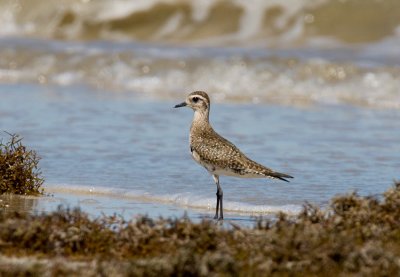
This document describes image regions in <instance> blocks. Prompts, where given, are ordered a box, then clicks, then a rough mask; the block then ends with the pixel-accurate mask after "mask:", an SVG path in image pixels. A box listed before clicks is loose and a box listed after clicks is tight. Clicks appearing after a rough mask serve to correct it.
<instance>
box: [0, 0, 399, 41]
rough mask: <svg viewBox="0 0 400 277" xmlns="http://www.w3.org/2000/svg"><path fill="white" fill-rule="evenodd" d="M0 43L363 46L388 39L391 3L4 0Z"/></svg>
mask: <svg viewBox="0 0 400 277" xmlns="http://www.w3.org/2000/svg"><path fill="white" fill-rule="evenodd" d="M0 22H1V23H2V28H1V30H0V35H3V36H4V35H14V36H21V35H22V36H31V37H41V38H53V39H67V40H70V39H72V40H75V39H78V40H98V39H105V40H110V39H111V40H115V39H117V40H132V39H133V40H137V41H153V42H154V41H161V42H164V43H165V42H170V43H174V44H176V43H189V44H193V43H195V44H200V45H210V44H212V45H232V44H239V45H255V44H256V45H268V46H279V47H282V46H283V47H287V46H288V45H306V44H310V43H311V44H319V45H320V44H321V43H322V44H325V45H327V46H332V42H333V41H336V42H342V43H350V44H351V43H370V42H376V41H381V40H383V39H385V38H388V37H392V36H396V30H398V26H400V2H399V1H397V0H385V1H375V0H365V1H358V0H346V1H336V0H317V1H316V0H291V1H278V0H269V1H263V0H252V1H245V0H235V1H210V0H207V1H196V0H186V1H184V0H141V1H138V0H136V1H127V0H113V1H111V0H102V1H92V0H60V1H54V2H52V1H50V2H49V1H46V0H20V1H13V0H4V1H1V2H0Z"/></svg>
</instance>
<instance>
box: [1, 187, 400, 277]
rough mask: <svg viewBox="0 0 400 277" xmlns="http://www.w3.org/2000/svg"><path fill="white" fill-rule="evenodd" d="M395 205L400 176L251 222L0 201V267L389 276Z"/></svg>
mask: <svg viewBox="0 0 400 277" xmlns="http://www.w3.org/2000/svg"><path fill="white" fill-rule="evenodd" d="M29 199H32V198H29ZM0 206H1V205H0ZM399 207H400V183H397V184H395V185H394V186H393V187H392V188H391V189H389V190H387V191H386V192H385V193H384V197H383V199H377V198H373V197H361V196H358V195H356V194H354V193H353V194H348V195H344V196H340V197H336V198H333V199H331V202H330V207H329V210H326V211H325V210H321V209H319V208H318V207H315V206H312V205H308V206H307V205H305V206H304V209H303V211H302V212H301V213H300V214H299V215H297V216H296V217H294V218H290V217H288V216H286V215H284V214H280V215H279V216H278V217H277V218H276V220H275V221H271V220H258V221H257V222H256V223H257V224H255V225H254V226H253V227H251V228H242V227H241V226H239V225H235V224H232V222H231V226H229V228H226V227H228V226H227V225H226V224H225V220H224V223H223V224H216V222H215V221H214V220H208V219H206V218H203V219H202V220H201V221H199V222H194V221H192V220H191V219H190V218H188V217H180V218H177V217H175V218H158V219H152V218H149V217H138V218H136V219H133V220H125V219H124V218H121V217H119V216H118V215H113V216H106V215H103V216H101V217H98V218H95V219H92V218H91V217H90V215H88V214H87V213H85V212H84V211H81V210H79V209H72V210H71V209H62V208H58V209H57V211H54V212H51V213H42V214H36V215H35V214H29V213H25V214H23V213H5V212H3V211H4V210H2V209H0V247H1V249H2V255H0V265H1V267H0V273H8V274H28V273H31V274H36V275H37V274H39V275H40V274H44V273H46V272H47V273H48V272H52V274H56V273H58V274H59V273H64V274H75V275H76V274H78V275H79V274H83V273H86V276H98V275H99V274H106V275H118V276H119V275H129V274H131V275H135V276H136V275H139V276H144V275H146V276H156V275H159V274H162V275H168V276H172V275H177V274H178V275H179V274H181V275H182V274H183V275H195V276H200V275H201V276H206V275H209V274H229V275H243V276H244V275H246V276H249V275H271V274H276V275H279V276H280V275H291V274H294V275H296V274H298V272H301V273H302V274H306V275H312V276H326V275H327V274H329V275H332V274H333V275H343V274H345V275H353V274H356V275H357V274H362V275H365V274H366V275H377V274H378V275H385V276H392V275H393V274H394V273H396V272H398V271H399V270H400V259H399V257H400V256H399V255H400V247H399V245H400V243H399V238H400V236H399V234H400V233H399V226H400V225H399V224H400V221H399V218H400V214H399V212H400V209H399ZM228 222H229V220H228ZM87 273H89V275H87Z"/></svg>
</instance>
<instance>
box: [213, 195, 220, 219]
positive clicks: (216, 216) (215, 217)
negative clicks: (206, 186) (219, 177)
mask: <svg viewBox="0 0 400 277" xmlns="http://www.w3.org/2000/svg"><path fill="white" fill-rule="evenodd" d="M216 194H217V206H216V207H217V208H216V209H215V216H214V219H218V209H219V196H218V190H217V193H216Z"/></svg>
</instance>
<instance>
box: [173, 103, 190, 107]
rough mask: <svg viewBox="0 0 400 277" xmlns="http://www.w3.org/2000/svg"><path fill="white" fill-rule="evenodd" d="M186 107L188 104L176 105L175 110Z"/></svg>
mask: <svg viewBox="0 0 400 277" xmlns="http://www.w3.org/2000/svg"><path fill="white" fill-rule="evenodd" d="M185 106H187V104H186V102H182V103H180V104H178V105H175V107H174V108H181V107H185Z"/></svg>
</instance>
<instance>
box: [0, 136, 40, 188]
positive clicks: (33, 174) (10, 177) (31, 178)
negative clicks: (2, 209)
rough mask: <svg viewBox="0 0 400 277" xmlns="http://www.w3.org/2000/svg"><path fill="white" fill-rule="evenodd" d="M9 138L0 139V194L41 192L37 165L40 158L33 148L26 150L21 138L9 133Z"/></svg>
mask: <svg viewBox="0 0 400 277" xmlns="http://www.w3.org/2000/svg"><path fill="white" fill-rule="evenodd" d="M9 135H10V140H9V141H8V142H6V143H4V142H3V141H0V194H4V193H13V194H21V195H37V194H42V193H43V190H41V189H40V188H41V186H42V184H43V182H44V179H43V178H42V177H41V172H40V169H39V167H38V164H39V160H40V158H39V157H38V155H37V154H36V152H35V151H34V150H28V149H27V148H26V147H25V146H24V145H23V144H22V143H21V141H22V138H21V137H20V136H18V135H16V134H9Z"/></svg>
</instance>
